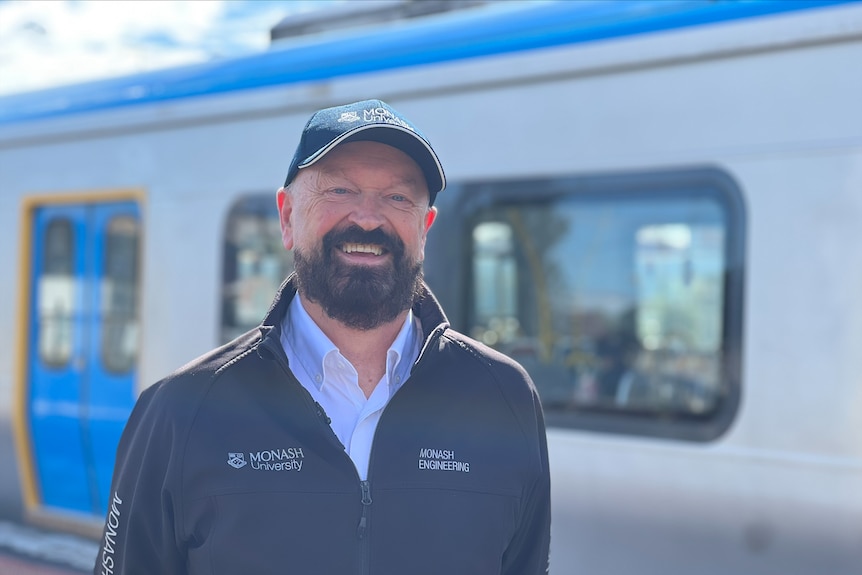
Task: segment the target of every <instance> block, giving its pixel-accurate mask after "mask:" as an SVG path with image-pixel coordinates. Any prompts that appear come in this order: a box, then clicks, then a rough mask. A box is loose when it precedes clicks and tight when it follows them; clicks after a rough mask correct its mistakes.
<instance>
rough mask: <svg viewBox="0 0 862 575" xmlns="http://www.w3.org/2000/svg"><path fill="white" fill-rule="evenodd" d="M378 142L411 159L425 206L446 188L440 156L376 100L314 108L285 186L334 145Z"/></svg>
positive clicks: (421, 136)
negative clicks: (425, 185) (421, 185)
mask: <svg viewBox="0 0 862 575" xmlns="http://www.w3.org/2000/svg"><path fill="white" fill-rule="evenodd" d="M358 141H371V142H380V143H381V144H386V145H388V146H392V147H393V148H398V149H399V150H401V151H402V152H404V153H405V154H407V155H408V156H410V157H411V158H413V161H415V162H416V163H417V164H418V165H419V168H421V169H422V173H423V174H424V175H425V181H426V182H427V183H428V193H429V194H430V197H429V205H434V199H435V198H436V197H437V194H438V193H439V192H442V191H443V188H445V187H446V176H445V175H444V174H443V166H441V165H440V159H439V158H438V157H437V154H435V153H434V149H433V148H431V144H430V143H428V140H427V139H425V136H423V135H422V133H421V132H419V130H417V129H416V128H415V127H414V126H413V124H411V123H410V122H409V121H407V119H406V118H404V116H402V115H401V114H399V113H398V112H396V111H395V110H393V109H392V107H391V106H389V104H387V103H386V102H382V101H380V100H364V101H362V102H354V103H352V104H346V105H344V106H336V107H334V108H325V109H323V110H318V111H317V112H315V113H314V115H312V116H311V119H310V120H308V123H307V124H306V125H305V129H304V130H302V136H301V137H300V138H299V145H298V146H297V147H296V153H295V154H294V155H293V161H292V162H291V163H290V169H289V170H288V171H287V178H286V179H285V181H284V185H285V186H287V185H288V184H290V182H292V181H293V179H294V178H295V177H296V174H298V173H299V170H301V169H302V168H307V167H308V166H311V165H312V164H314V163H315V162H316V161H318V160H319V159H321V158H322V157H324V156H325V155H326V154H327V153H328V152H329V151H330V150H332V149H333V148H335V146H337V145H338V144H343V143H345V142H358Z"/></svg>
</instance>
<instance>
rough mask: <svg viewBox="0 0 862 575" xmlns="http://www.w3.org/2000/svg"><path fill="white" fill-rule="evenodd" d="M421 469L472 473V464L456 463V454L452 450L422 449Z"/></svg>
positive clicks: (420, 456)
mask: <svg viewBox="0 0 862 575" xmlns="http://www.w3.org/2000/svg"><path fill="white" fill-rule="evenodd" d="M419 469H428V470H437V471H460V472H462V473H470V463H469V462H466V461H456V460H455V452H454V451H452V450H451V449H429V448H422V449H420V450H419Z"/></svg>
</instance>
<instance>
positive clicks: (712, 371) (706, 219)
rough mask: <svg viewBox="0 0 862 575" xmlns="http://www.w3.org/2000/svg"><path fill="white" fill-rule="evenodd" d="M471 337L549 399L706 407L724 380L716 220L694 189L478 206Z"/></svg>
mask: <svg viewBox="0 0 862 575" xmlns="http://www.w3.org/2000/svg"><path fill="white" fill-rule="evenodd" d="M472 239H473V262H472V287H473V292H472V293H473V297H472V306H471V324H470V325H471V326H472V332H471V333H472V335H473V336H474V337H476V338H477V339H479V340H482V341H484V342H485V343H487V344H488V345H491V346H494V347H497V348H499V349H501V350H502V351H504V352H505V353H508V354H509V355H511V356H512V357H514V358H515V359H516V360H518V361H519V362H521V363H522V364H523V365H524V367H525V368H526V369H527V370H528V371H529V372H530V374H531V376H532V377H533V379H534V381H535V382H536V385H537V387H538V389H539V392H540V394H541V397H542V401H543V404H544V405H545V408H546V410H550V411H554V410H556V411H563V412H565V411H572V410H581V411H583V410H588V411H590V410H592V411H596V410H598V411H608V410H611V411H617V412H623V413H640V414H644V413H647V414H676V415H694V416H699V415H705V414H708V413H710V412H711V411H712V410H714V409H715V408H716V406H717V401H718V398H719V396H720V393H721V386H722V373H721V365H722V356H723V353H724V350H723V348H722V345H723V343H722V341H723V334H722V318H723V301H724V274H725V269H726V265H727V264H726V262H725V222H724V215H723V211H722V207H721V206H720V205H719V204H718V203H716V202H714V201H712V200H709V199H705V198H697V197H676V198H674V197H670V196H661V197H654V198H649V199H645V198H644V197H643V196H631V197H624V196H612V197H604V198H603V197H597V196H591V197H576V198H574V197H571V196H570V197H567V198H565V199H560V200H554V201H546V202H543V203H530V204H523V203H520V204H512V205H508V206H505V205H502V206H501V205H497V206H493V207H490V208H487V209H485V210H484V211H483V212H482V213H481V214H480V215H479V217H478V220H477V222H476V224H475V225H474V227H473V233H472Z"/></svg>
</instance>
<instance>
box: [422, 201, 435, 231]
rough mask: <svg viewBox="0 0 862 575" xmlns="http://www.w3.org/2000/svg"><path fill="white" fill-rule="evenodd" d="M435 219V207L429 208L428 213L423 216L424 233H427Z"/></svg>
mask: <svg viewBox="0 0 862 575" xmlns="http://www.w3.org/2000/svg"><path fill="white" fill-rule="evenodd" d="M436 219H437V207H436V206H431V207H430V208H428V213H427V214H425V233H426V234H427V233H428V230H430V229H431V226H432V225H433V224H434V220H436Z"/></svg>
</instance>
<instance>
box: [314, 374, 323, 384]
mask: <svg viewBox="0 0 862 575" xmlns="http://www.w3.org/2000/svg"><path fill="white" fill-rule="evenodd" d="M314 381H316V382H317V383H320V382H321V381H323V377H322V376H321V375H320V374H319V373H318V374H317V375H315V376H314Z"/></svg>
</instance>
